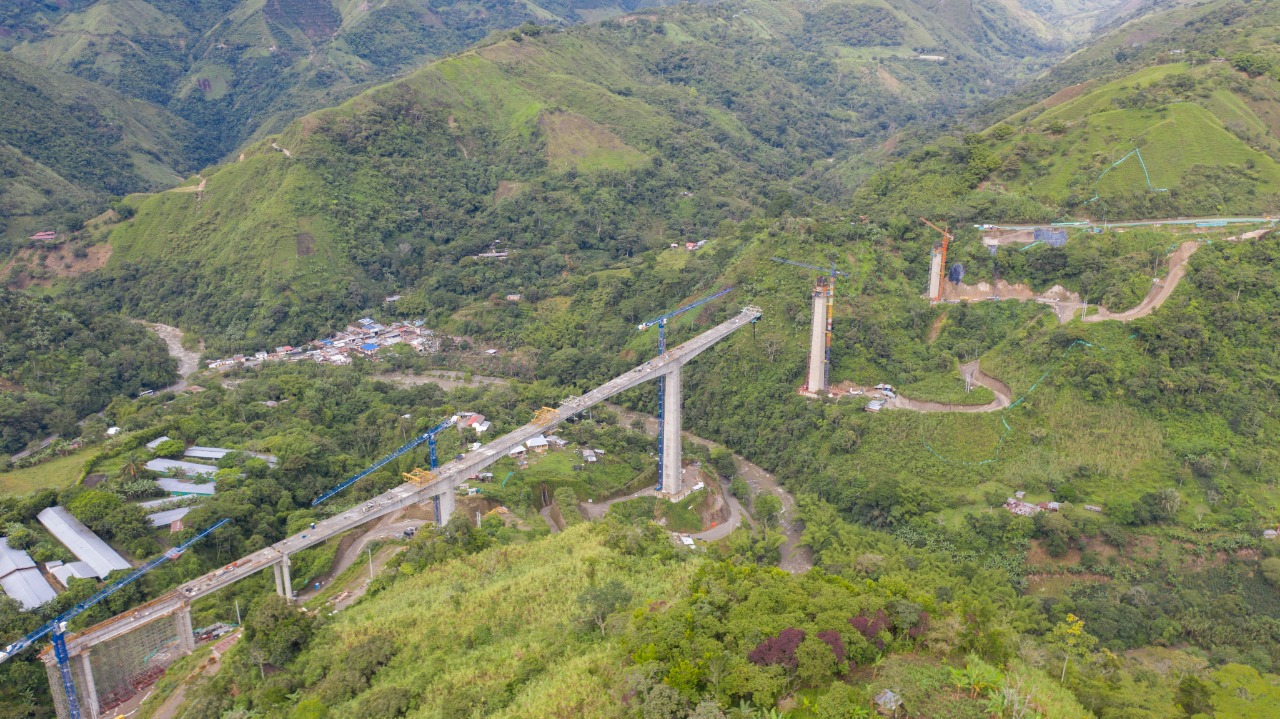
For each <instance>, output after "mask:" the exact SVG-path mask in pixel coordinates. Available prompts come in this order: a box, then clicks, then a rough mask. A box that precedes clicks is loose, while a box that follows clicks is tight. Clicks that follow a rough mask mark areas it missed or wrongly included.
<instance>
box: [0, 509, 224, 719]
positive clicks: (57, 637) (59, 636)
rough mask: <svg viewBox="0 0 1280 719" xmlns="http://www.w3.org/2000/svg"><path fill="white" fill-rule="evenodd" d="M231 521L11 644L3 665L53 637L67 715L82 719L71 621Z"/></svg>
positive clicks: (0, 658) (219, 523) (1, 655)
mask: <svg viewBox="0 0 1280 719" xmlns="http://www.w3.org/2000/svg"><path fill="white" fill-rule="evenodd" d="M230 521H231V520H230V519H220V520H218V521H217V522H214V523H213V524H212V525H211V526H210V527H209V528H207V529H205V530H204V531H203V532H200V533H199V534H197V535H196V536H194V537H192V538H191V539H188V540H187V541H185V542H183V543H182V544H179V545H178V546H176V547H174V548H173V549H170V550H168V551H167V552H165V553H164V554H161V555H160V556H158V557H156V558H155V559H152V560H151V561H150V562H147V563H146V564H144V565H142V566H141V567H138V568H137V569H135V570H133V571H132V572H130V573H129V576H127V577H125V578H124V579H121V580H120V581H118V582H116V583H115V584H112V585H111V586H109V587H105V588H103V589H101V590H99V591H98V593H97V594H94V595H93V596H92V597H89V598H88V599H86V600H84V601H82V602H80V603H79V604H77V605H75V606H74V607H72V608H70V609H68V610H67V611H65V612H63V613H62V614H59V615H58V616H56V617H54V618H53V619H51V620H50V621H49V622H48V623H47V624H45V625H44V626H43V627H40V628H39V629H37V630H35V631H34V632H31V633H30V634H28V635H27V636H25V637H23V638H21V639H19V640H18V641H16V642H14V643H13V644H10V645H9V646H7V647H5V648H4V651H2V652H0V662H3V661H5V660H7V659H9V658H10V657H12V656H13V655H15V654H17V653H18V652H20V651H22V650H23V649H26V648H27V647H29V646H31V645H32V644H35V643H36V642H37V641H39V640H40V638H41V637H43V636H45V635H46V634H48V635H51V636H50V637H49V641H50V643H52V644H53V656H54V657H55V658H57V660H58V673H59V674H60V675H61V676H62V691H63V693H65V694H66V697H67V711H68V712H69V713H70V715H71V719H80V716H81V715H80V700H79V699H78V698H77V697H76V685H75V681H74V680H73V679H72V676H71V656H70V655H69V654H68V653H67V642H66V638H65V636H64V634H65V633H66V631H67V622H69V621H71V620H72V619H75V618H76V617H77V616H79V615H81V614H83V613H84V612H85V611H87V610H88V609H89V608H90V607H92V606H94V605H95V604H97V603H99V602H101V601H102V600H104V599H106V598H107V597H109V596H111V595H112V594H115V593H116V592H118V591H120V590H121V589H123V588H125V587H127V586H128V585H130V584H133V583H134V582H136V581H138V580H139V579H141V578H142V577H143V576H144V575H146V574H147V573H148V572H150V571H151V570H153V569H155V568H156V567H158V566H160V565H161V564H164V563H165V562H167V561H169V560H172V559H177V558H178V557H180V556H182V553H183V552H185V551H187V548H188V547H190V546H191V545H193V544H195V543H196V542H199V541H200V540H201V539H204V538H205V537H207V536H209V535H210V534H212V533H213V532H214V530H216V529H217V528H218V527H221V526H222V525H224V524H226V523H227V522H230Z"/></svg>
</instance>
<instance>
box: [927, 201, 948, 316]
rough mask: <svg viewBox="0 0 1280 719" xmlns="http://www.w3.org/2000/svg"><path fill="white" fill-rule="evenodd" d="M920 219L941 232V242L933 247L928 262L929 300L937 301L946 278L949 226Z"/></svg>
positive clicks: (940, 297)
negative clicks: (941, 225)
mask: <svg viewBox="0 0 1280 719" xmlns="http://www.w3.org/2000/svg"><path fill="white" fill-rule="evenodd" d="M920 221H921V222H923V223H924V224H926V225H928V226H930V227H932V228H933V229H935V230H937V231H938V232H940V233H942V244H941V245H938V246H935V247H934V248H933V257H932V259H931V260H930V263H929V301H930V302H937V301H939V300H941V299H942V281H943V280H944V279H946V272H947V246H948V245H950V244H951V237H952V235H951V228H950V227H949V226H948V227H938V226H937V225H935V224H933V223H932V222H930V221H928V220H926V219H924V218H923V217H921V218H920Z"/></svg>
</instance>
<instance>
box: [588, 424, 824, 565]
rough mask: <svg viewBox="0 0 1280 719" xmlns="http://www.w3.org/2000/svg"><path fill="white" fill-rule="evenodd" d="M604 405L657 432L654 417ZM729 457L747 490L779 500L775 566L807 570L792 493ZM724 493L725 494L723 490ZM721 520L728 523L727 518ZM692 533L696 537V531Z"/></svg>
mask: <svg viewBox="0 0 1280 719" xmlns="http://www.w3.org/2000/svg"><path fill="white" fill-rule="evenodd" d="M604 405H605V406H606V407H608V408H609V409H610V410H613V411H614V412H617V413H618V417H619V419H621V420H622V423H623V425H624V426H626V425H630V424H631V423H632V422H634V421H635V420H637V419H638V420H640V421H641V422H642V423H643V424H644V429H645V432H647V433H648V434H650V435H652V436H654V437H656V436H658V420H657V418H656V417H653V416H650V415H647V414H642V413H640V412H633V411H631V410H629V409H626V408H624V407H620V406H618V405H616V404H613V403H611V402H605V403H604ZM684 436H685V438H686V439H688V440H690V441H692V442H696V443H698V444H701V445H703V446H704V447H709V448H713V449H714V448H716V447H719V446H720V445H719V444H716V443H715V442H712V441H711V440H709V439H703V438H702V437H699V436H697V435H695V434H692V433H690V432H688V431H686V432H685V433H684ZM733 461H734V464H736V465H737V466H738V474H740V475H742V478H743V479H745V480H746V481H747V484H748V485H750V486H751V490H752V491H753V492H754V493H756V494H760V493H762V492H767V493H769V494H773V495H774V496H776V497H777V498H778V499H779V500H781V502H782V515H781V517H780V518H779V520H778V523H779V529H781V530H782V533H783V535H784V536H785V537H786V540H785V541H784V542H783V544H782V562H781V563H780V564H779V565H778V566H780V567H781V568H782V569H784V570H786V571H788V572H791V573H792V574H798V573H802V572H807V571H809V569H810V568H812V567H813V554H812V552H810V551H809V548H808V547H804V546H801V545H800V536H801V534H802V533H803V532H804V522H802V521H800V519H799V511H798V510H797V509H796V500H795V497H792V496H791V493H790V492H788V491H787V490H785V489H783V488H782V486H781V485H780V484H779V483H778V478H777V477H775V476H773V475H772V474H770V473H769V472H766V471H765V470H764V469H763V468H762V467H760V466H759V465H757V464H754V463H752V462H749V461H747V460H746V459H745V458H743V457H741V456H739V455H738V454H736V453H735V454H734V455H733ZM725 494H726V495H728V493H727V492H726V493H725ZM735 501H736V500H735ZM731 506H732V505H731ZM739 506H740V505H739ZM743 515H744V516H746V512H745V511H743ZM748 521H750V520H748ZM725 524H728V522H726V523H725ZM717 529H719V528H718V527H715V528H712V529H710V530H708V532H715V531H716V530H717ZM728 531H729V530H725V531H724V533H725V535H727V534H728ZM701 534H702V535H706V534H707V532H703V533H701ZM693 536H695V537H696V536H699V535H693ZM708 541H710V540H708Z"/></svg>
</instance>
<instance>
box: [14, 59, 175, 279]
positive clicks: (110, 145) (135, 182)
mask: <svg viewBox="0 0 1280 719" xmlns="http://www.w3.org/2000/svg"><path fill="white" fill-rule="evenodd" d="M191 137H192V129H191V126H190V125H189V124H188V123H186V122H184V121H183V120H181V119H179V118H177V117H175V116H173V115H172V114H170V113H168V112H166V111H164V110H162V109H160V108H158V107H155V106H154V105H150V104H148V103H146V102H143V101H140V100H133V99H129V98H126V97H122V96H120V95H118V94H116V93H114V92H112V91H110V90H107V89H104V88H101V87H98V86H96V85H94V84H92V83H88V82H85V81H83V80H80V79H78V78H75V77H71V76H68V75H62V74H60V73H56V72H51V71H48V70H43V69H40V68H37V67H33V66H31V65H28V64H26V63H24V62H21V61H19V60H17V59H15V58H13V57H12V56H10V55H8V54H4V53H0V163H3V170H2V171H0V237H4V236H6V235H7V236H8V237H10V238H14V239H16V240H19V241H20V240H21V239H22V238H25V237H26V236H27V235H30V234H32V233H34V232H37V231H40V230H46V229H54V230H61V231H65V230H68V229H79V227H80V224H81V223H82V222H83V221H84V220H85V219H86V218H87V216H88V215H87V214H86V213H87V212H90V211H92V212H93V214H97V212H100V211H101V210H100V209H98V210H92V208H93V207H94V206H95V205H99V203H101V202H102V201H103V200H104V199H105V198H106V197H107V196H110V195H121V194H124V193H127V192H130V191H135V190H138V189H155V188H160V187H166V186H168V185H171V184H173V183H174V182H175V181H176V180H177V179H178V178H179V177H180V175H179V174H178V173H179V172H184V171H186V170H188V169H189V166H188V165H187V161H186V157H187V146H186V143H188V142H189V141H190V140H191ZM99 206H100V205H99ZM7 250H8V244H7V242H6V243H5V244H4V245H0V255H3V256H7V255H8V252H7Z"/></svg>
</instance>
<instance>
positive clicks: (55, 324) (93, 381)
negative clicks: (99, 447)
mask: <svg viewBox="0 0 1280 719" xmlns="http://www.w3.org/2000/svg"><path fill="white" fill-rule="evenodd" d="M0 337H2V338H3V341H2V342H0V454H12V453H14V452H17V451H18V450H20V449H22V448H23V447H24V446H25V445H26V444H27V442H29V441H31V440H32V439H35V438H36V437H43V436H45V435H47V434H50V433H54V432H57V433H61V434H63V435H66V436H67V437H68V439H70V438H73V437H75V436H77V434H78V433H79V430H78V429H77V428H76V421H77V420H79V419H81V418H82V417H84V416H85V415H87V414H89V413H91V412H97V411H98V410H100V409H102V408H103V407H105V406H107V403H108V402H110V401H111V400H112V399H113V398H114V397H116V396H117V395H121V394H123V395H136V394H137V393H138V392H140V391H142V390H144V389H158V388H160V387H163V386H164V385H166V384H168V383H169V381H170V380H171V379H172V378H173V376H174V369H175V367H176V364H177V363H176V361H175V360H174V359H173V358H171V357H170V356H169V355H168V353H167V352H166V351H165V347H164V343H162V342H161V341H160V339H159V338H158V337H155V336H154V335H152V334H151V333H150V332H148V331H147V330H146V328H144V327H143V326H142V325H139V324H136V323H133V322H130V321H128V320H127V319H125V318H123V317H119V316H114V315H99V314H96V313H93V312H89V311H87V310H86V308H85V307H84V306H83V305H77V304H71V305H69V306H68V305H64V304H59V303H55V302H52V301H50V300H48V299H40V298H33V297H29V296H27V295H24V294H21V293H17V292H10V291H8V290H4V289H0Z"/></svg>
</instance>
